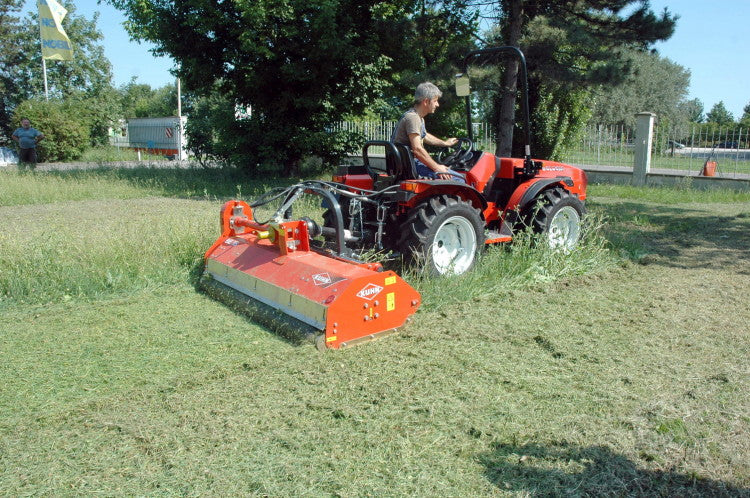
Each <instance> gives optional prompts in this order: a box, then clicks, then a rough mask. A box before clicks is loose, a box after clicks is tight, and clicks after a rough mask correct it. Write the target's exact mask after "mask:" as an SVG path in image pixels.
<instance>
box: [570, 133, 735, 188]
mask: <svg viewBox="0 0 750 498" xmlns="http://www.w3.org/2000/svg"><path fill="white" fill-rule="evenodd" d="M634 150H635V130H634V129H632V128H629V127H626V126H604V125H594V126H589V127H587V128H586V129H585V130H584V133H583V134H582V138H581V140H580V141H579V142H578V146H577V147H574V148H573V149H572V150H570V151H569V152H568V153H567V154H566V157H565V160H566V161H567V162H569V163H572V164H578V165H582V166H619V167H624V168H632V167H633V161H634ZM709 158H710V159H712V160H716V161H717V162H718V164H719V173H720V174H721V175H722V176H729V177H732V176H737V175H739V174H748V173H750V136H748V130H747V129H742V128H734V127H726V128H716V127H714V128H709V127H704V126H700V125H692V126H688V127H685V128H674V129H671V130H663V129H660V128H659V127H656V129H655V130H654V135H653V138H652V146H651V169H652V170H658V169H663V170H671V171H673V172H675V173H677V174H679V173H680V172H684V173H685V174H689V173H697V172H699V171H700V170H701V169H702V168H703V164H704V163H705V162H706V160H708V159H709Z"/></svg>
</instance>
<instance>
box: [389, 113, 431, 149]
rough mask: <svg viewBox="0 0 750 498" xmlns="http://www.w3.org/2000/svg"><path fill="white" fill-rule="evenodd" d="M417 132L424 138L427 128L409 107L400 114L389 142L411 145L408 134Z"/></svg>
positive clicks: (422, 120)
mask: <svg viewBox="0 0 750 498" xmlns="http://www.w3.org/2000/svg"><path fill="white" fill-rule="evenodd" d="M414 133H416V134H418V135H419V137H420V138H421V139H422V140H424V137H425V136H426V135H427V129H426V128H425V125H424V119H423V118H421V117H420V116H419V114H417V111H415V110H414V109H409V110H408V111H406V112H405V113H404V115H403V116H401V119H400V120H399V122H398V124H397V125H396V129H395V130H394V131H393V136H392V137H391V142H393V143H397V144H402V145H408V146H411V141H410V140H409V135H412V134H414Z"/></svg>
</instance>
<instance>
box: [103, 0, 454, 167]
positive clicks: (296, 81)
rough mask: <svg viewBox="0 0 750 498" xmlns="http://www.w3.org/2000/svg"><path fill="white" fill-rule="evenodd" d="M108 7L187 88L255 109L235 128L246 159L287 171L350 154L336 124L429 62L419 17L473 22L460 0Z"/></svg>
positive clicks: (141, 1)
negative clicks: (312, 157)
mask: <svg viewBox="0 0 750 498" xmlns="http://www.w3.org/2000/svg"><path fill="white" fill-rule="evenodd" d="M108 1H109V2H110V3H111V4H112V5H114V6H115V7H117V8H119V9H121V10H123V11H124V12H125V14H126V15H127V17H128V18H129V23H128V29H129V31H130V33H131V34H132V36H133V37H134V38H136V39H139V40H148V41H151V42H153V43H154V44H156V47H157V48H156V50H155V52H156V53H158V54H162V55H163V54H167V55H170V56H171V57H173V58H174V59H175V60H176V61H177V62H178V63H179V70H178V72H179V75H180V76H181V77H182V79H183V82H184V86H185V87H186V88H188V89H190V90H191V91H193V92H195V93H196V94H199V95H203V96H207V95H210V94H211V92H212V91H213V90H214V85H215V84H217V83H218V85H219V86H220V89H219V91H220V92H221V93H223V94H224V95H226V96H227V97H228V98H229V99H230V100H232V101H234V103H236V104H241V105H243V106H244V105H250V106H252V108H253V110H254V113H253V117H252V118H251V119H248V120H245V121H242V122H239V123H236V124H235V126H234V127H233V130H234V132H233V134H234V136H235V137H236V141H237V142H238V143H241V144H242V147H243V148H244V150H243V153H242V155H241V156H242V157H243V163H244V164H245V165H247V166H248V167H255V165H257V164H258V163H276V164H283V165H284V170H285V172H286V173H287V174H291V173H293V172H294V171H296V170H297V169H298V168H299V166H300V164H301V160H302V158H303V157H305V156H306V155H308V154H311V153H314V154H319V155H329V154H334V153H335V152H336V151H337V150H341V149H340V146H339V145H340V144H339V143H333V142H332V140H331V135H330V134H329V133H328V132H327V131H326V129H327V127H328V126H329V125H330V124H331V123H333V122H335V121H336V120H338V119H340V118H341V116H342V115H344V114H345V113H349V114H352V115H358V114H361V113H362V112H363V111H364V110H365V109H366V108H367V107H368V106H370V105H371V104H372V102H373V100H374V99H375V98H376V97H379V96H381V95H383V93H384V90H385V89H386V88H387V87H388V85H389V83H388V81H389V80H390V79H391V78H392V77H393V75H395V74H397V73H398V72H399V71H401V70H402V69H404V68H406V67H413V66H414V65H416V64H419V63H421V62H430V60H428V59H431V58H432V57H431V56H432V55H433V53H432V50H436V49H435V48H434V47H432V46H430V47H427V48H425V50H423V51H421V52H415V51H414V48H415V47H416V45H415V44H414V43H408V42H406V40H409V39H410V37H414V36H415V34H416V24H417V23H416V20H415V19H416V17H415V16H414V14H413V13H414V12H420V10H419V9H420V7H421V6H423V5H424V6H425V8H424V13H425V15H430V16H433V18H434V17H437V18H440V19H444V20H445V22H446V23H451V22H453V23H459V24H460V23H461V22H463V21H462V20H463V19H464V18H463V17H461V16H458V17H455V16H452V15H451V14H450V12H452V11H453V10H451V9H448V8H447V7H446V5H451V6H452V5H453V4H454V2H453V1H451V2H424V1H421V2H417V1H412V0H397V1H395V2H382V1H380V0H364V1H362V0H279V1H276V2H220V1H215V0H209V1H205V0H183V1H180V2H176V1H157V0H108ZM454 10H455V9H454ZM458 10H460V9H458ZM458 10H456V11H458ZM449 11H450V12H449ZM446 12H448V13H446ZM443 34H444V33H443ZM425 36H431V37H433V38H435V39H440V33H438V32H434V33H433V32H430V31H429V30H428V31H427V32H426V34H425ZM206 75H211V76H210V77H206ZM235 156H236V157H239V156H238V155H237V154H235ZM331 157H333V156H331Z"/></svg>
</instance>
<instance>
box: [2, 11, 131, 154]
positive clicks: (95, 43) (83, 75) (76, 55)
mask: <svg viewBox="0 0 750 498" xmlns="http://www.w3.org/2000/svg"><path fill="white" fill-rule="evenodd" d="M22 3H23V2H19V1H17V0H11V2H10V4H8V5H7V6H3V7H0V32H1V33H2V34H3V44H2V45H3V47H4V48H3V49H2V52H0V54H2V57H3V63H4V64H3V65H2V69H0V85H2V90H3V92H2V106H1V107H2V109H0V127H2V128H3V129H6V130H7V129H9V127H10V125H11V123H10V118H11V116H12V113H13V110H14V109H15V108H16V107H17V106H18V105H19V104H20V103H21V102H23V101H26V100H29V99H34V98H38V97H42V98H43V97H44V83H43V80H44V74H43V70H42V59H41V57H42V55H41V49H40V45H39V23H38V14H37V13H36V12H31V13H29V14H28V16H27V17H26V18H25V19H18V18H16V17H15V16H14V15H10V14H11V13H13V12H17V11H19V10H20V5H22ZM63 6H64V7H65V8H66V9H68V14H67V15H66V16H65V19H64V20H63V28H64V29H65V32H66V34H67V35H68V37H69V38H70V40H71V44H72V45H73V60H72V61H47V80H48V86H49V98H50V99H51V100H58V101H60V102H63V101H66V100H68V99H72V101H74V102H75V103H77V104H78V105H79V106H82V107H83V108H84V112H85V113H86V114H87V115H88V116H89V118H90V119H91V120H92V122H91V123H89V124H88V125H87V126H86V129H87V130H89V132H90V133H92V139H93V141H95V142H101V141H102V140H104V138H105V137H106V130H107V128H108V126H109V124H110V123H111V122H113V121H114V120H115V118H116V117H118V116H119V114H120V109H119V104H118V98H117V95H116V93H114V92H113V89H112V84H111V79H112V68H111V64H110V63H109V60H108V59H107V58H106V57H105V55H104V49H103V47H102V45H101V41H102V39H103V35H102V33H101V32H100V31H99V29H98V28H97V20H98V14H95V15H94V17H93V18H92V19H91V20H88V19H86V18H85V17H83V16H80V15H78V14H76V11H75V6H74V5H73V4H72V3H63ZM6 36H7V37H8V43H6V42H5V40H6V38H5V37H6ZM6 61H10V62H6ZM47 147H51V145H49V144H48V145H47Z"/></svg>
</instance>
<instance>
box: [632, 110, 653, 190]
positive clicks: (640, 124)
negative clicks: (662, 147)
mask: <svg viewBox="0 0 750 498" xmlns="http://www.w3.org/2000/svg"><path fill="white" fill-rule="evenodd" d="M655 118H656V114H654V113H653V112H639V113H638V114H636V115H635V159H634V162H633V185H636V186H641V185H645V184H646V176H647V175H648V174H649V172H650V171H651V142H652V141H653V138H654V119H655Z"/></svg>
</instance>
